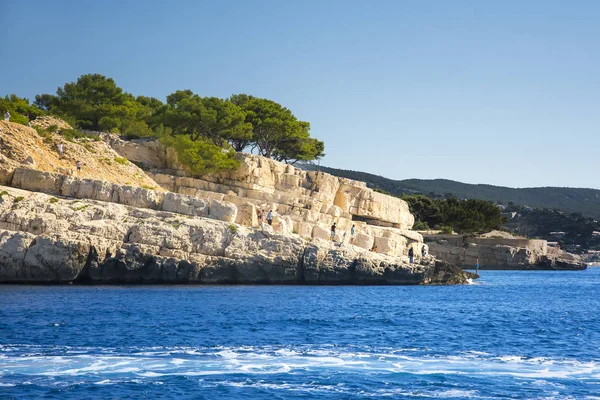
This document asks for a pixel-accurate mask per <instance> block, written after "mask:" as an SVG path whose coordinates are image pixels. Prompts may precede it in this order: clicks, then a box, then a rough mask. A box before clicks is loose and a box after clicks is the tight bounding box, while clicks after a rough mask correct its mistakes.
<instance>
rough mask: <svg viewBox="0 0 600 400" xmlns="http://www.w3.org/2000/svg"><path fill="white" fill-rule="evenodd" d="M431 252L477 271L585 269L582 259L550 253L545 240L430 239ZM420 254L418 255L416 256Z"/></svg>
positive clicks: (558, 252)
mask: <svg viewBox="0 0 600 400" xmlns="http://www.w3.org/2000/svg"><path fill="white" fill-rule="evenodd" d="M427 241H428V243H427V244H428V245H429V251H430V252H431V254H432V255H433V256H435V257H436V258H438V259H441V260H444V261H447V262H449V263H452V264H456V265H459V266H461V267H463V268H469V269H474V268H475V263H476V262H477V259H479V266H480V268H482V269H565V270H573V269H575V270H578V269H585V268H586V264H585V263H584V262H583V260H582V259H581V257H580V256H577V255H574V254H569V253H566V252H564V251H559V250H553V251H549V248H548V244H547V242H546V241H545V240H537V239H523V238H512V239H507V238H465V237H463V236H459V235H428V236H427ZM416 254H418V253H416Z"/></svg>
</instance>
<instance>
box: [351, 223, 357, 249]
mask: <svg viewBox="0 0 600 400" xmlns="http://www.w3.org/2000/svg"><path fill="white" fill-rule="evenodd" d="M355 237H356V227H355V226H354V224H352V228H350V244H352V243H354V238H355Z"/></svg>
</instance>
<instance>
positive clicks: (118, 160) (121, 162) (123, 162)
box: [115, 157, 127, 165]
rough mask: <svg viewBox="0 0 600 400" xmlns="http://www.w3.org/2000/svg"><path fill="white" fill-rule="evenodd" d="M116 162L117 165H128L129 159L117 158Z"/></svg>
mask: <svg viewBox="0 0 600 400" xmlns="http://www.w3.org/2000/svg"><path fill="white" fill-rule="evenodd" d="M115 162H116V163H117V164H121V165H125V164H127V159H126V158H125V157H115Z"/></svg>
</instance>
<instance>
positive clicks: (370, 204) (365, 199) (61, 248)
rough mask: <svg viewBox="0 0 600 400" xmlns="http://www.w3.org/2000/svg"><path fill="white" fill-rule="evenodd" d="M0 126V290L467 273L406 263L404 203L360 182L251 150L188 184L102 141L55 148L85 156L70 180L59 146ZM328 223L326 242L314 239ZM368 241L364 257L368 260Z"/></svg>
mask: <svg viewBox="0 0 600 400" xmlns="http://www.w3.org/2000/svg"><path fill="white" fill-rule="evenodd" d="M2 128H3V132H2V133H1V134H2V138H3V143H2V145H3V147H2V150H3V152H2V155H3V158H1V159H0V171H2V174H0V175H1V178H2V182H0V183H2V184H4V185H6V186H2V187H0V282H53V283H63V282H73V281H77V282H178V283H294V284H450V283H465V282H466V281H467V279H468V278H469V277H472V276H471V275H469V274H468V273H465V272H462V271H461V270H460V269H459V268H458V267H455V266H452V265H450V264H448V263H445V262H441V261H437V260H436V259H434V258H433V257H431V256H428V257H425V258H424V259H419V260H418V261H417V262H416V263H414V264H410V263H409V262H408V257H407V256H406V254H407V252H408V249H409V248H410V247H413V248H414V249H415V250H416V251H415V253H416V254H420V249H421V247H422V246H423V241H422V237H421V235H419V234H418V233H416V232H413V231H410V230H409V229H410V227H411V226H412V223H413V221H414V219H413V217H412V215H411V214H410V213H409V211H408V206H407V205H406V203H405V202H403V201H402V200H399V199H396V198H393V197H390V196H384V195H381V194H379V193H375V192H373V191H371V190H370V189H368V188H366V186H365V184H364V183H361V182H356V181H350V180H346V179H338V178H335V177H333V176H330V175H327V174H323V173H317V172H305V171H301V170H299V169H296V168H293V167H292V166H289V165H285V164H282V163H278V162H275V161H272V160H269V159H265V158H262V157H257V156H252V155H239V158H240V162H241V168H240V169H238V170H237V171H233V172H227V173H221V174H215V175H208V176H204V177H202V179H197V178H192V177H189V176H187V174H186V173H185V170H184V169H182V168H180V166H178V165H177V162H176V159H175V158H174V157H173V155H172V154H170V153H169V151H167V150H165V149H163V148H162V147H161V146H160V145H158V144H157V143H156V142H148V141H146V142H142V144H138V143H131V142H123V141H120V140H119V139H118V138H115V137H114V136H111V135H107V134H99V135H98V137H99V138H100V139H102V140H100V141H88V140H87V139H86V140H84V141H78V140H74V141H72V142H69V143H68V147H67V150H68V151H69V152H71V153H72V156H71V157H77V158H79V157H80V155H85V156H86V157H87V160H88V162H89V166H90V167H91V168H90V169H85V168H84V171H85V172H82V174H81V176H74V175H73V173H72V170H69V169H68V168H67V169H66V168H65V167H62V166H61V165H63V164H65V163H70V162H71V161H72V160H70V159H69V160H65V158H64V156H63V157H59V156H58V155H57V154H56V152H55V151H54V150H53V146H55V145H56V142H57V141H58V140H61V139H60V137H58V136H56V135H49V136H47V137H45V138H44V140H43V141H42V139H41V138H40V137H39V136H38V135H37V133H36V132H35V131H34V130H33V129H30V128H27V127H22V126H20V125H16V124H12V123H4V125H3V126H2ZM92 142H93V143H92ZM132 145H133V146H134V147H132ZM36 146H39V147H40V151H39V154H38V153H35V149H36ZM135 146H137V147H135ZM7 149H8V150H10V151H6V150H7ZM84 151H86V152H87V153H83V152H84ZM28 153H31V154H34V156H32V155H29V156H28V155H27V154H28ZM120 157H123V158H122V159H121V158H120ZM125 157H126V158H129V159H130V160H131V161H135V162H136V163H137V164H138V165H140V166H141V167H143V168H142V169H140V168H138V167H137V166H135V165H133V164H131V163H130V162H129V161H127V160H126V158H125ZM29 159H30V160H29ZM153 163H155V164H153ZM259 208H260V209H263V210H264V211H265V214H266V212H267V211H268V210H273V211H274V213H275V218H274V223H273V226H269V225H267V224H264V223H263V224H260V223H258V220H257V213H256V210H257V209H259ZM333 222H336V223H337V226H338V230H337V236H336V242H332V241H330V240H328V238H329V227H330V225H331V224H332V223H333ZM353 224H354V225H355V226H356V228H357V235H356V237H355V238H354V239H353V241H352V243H349V242H350V235H349V230H350V227H351V226H352V225H353ZM345 234H346V235H345ZM373 245H375V246H377V248H378V252H372V251H369V249H371V248H372V247H373Z"/></svg>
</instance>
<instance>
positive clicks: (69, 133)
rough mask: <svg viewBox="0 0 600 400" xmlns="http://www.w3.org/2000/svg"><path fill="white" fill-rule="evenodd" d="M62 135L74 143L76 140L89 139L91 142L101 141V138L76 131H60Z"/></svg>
mask: <svg viewBox="0 0 600 400" xmlns="http://www.w3.org/2000/svg"><path fill="white" fill-rule="evenodd" d="M60 135H61V136H62V137H64V138H65V139H66V140H68V141H69V142H74V141H75V139H89V140H93V141H98V140H100V138H98V136H95V135H88V134H86V133H83V132H79V131H78V130H76V129H63V130H62V131H60Z"/></svg>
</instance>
